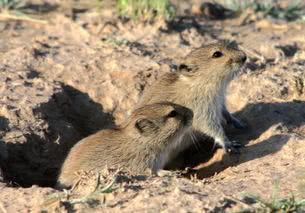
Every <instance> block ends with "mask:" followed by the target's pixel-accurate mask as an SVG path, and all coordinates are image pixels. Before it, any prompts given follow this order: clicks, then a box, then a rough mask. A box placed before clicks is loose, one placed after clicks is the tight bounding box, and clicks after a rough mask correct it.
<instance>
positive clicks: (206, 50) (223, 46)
mask: <svg viewBox="0 0 305 213" xmlns="http://www.w3.org/2000/svg"><path fill="white" fill-rule="evenodd" d="M246 60H247V56H246V54H245V53H244V52H243V51H241V50H239V49H237V48H236V47H234V46H233V45H232V44H229V43H226V42H219V43H216V44H209V45H204V46H202V47H200V48H198V49H196V50H194V51H192V52H191V53H190V54H189V55H187V56H186V58H185V60H184V62H183V63H181V64H180V66H179V71H185V72H187V73H188V75H190V76H192V75H195V76H196V75H201V74H203V75H207V74H208V75H214V74H216V75H217V74H218V75H219V73H223V74H225V75H226V74H228V75H230V74H234V73H236V72H237V71H238V70H239V69H240V68H241V67H242V65H243V64H244V63H245V61H246Z"/></svg>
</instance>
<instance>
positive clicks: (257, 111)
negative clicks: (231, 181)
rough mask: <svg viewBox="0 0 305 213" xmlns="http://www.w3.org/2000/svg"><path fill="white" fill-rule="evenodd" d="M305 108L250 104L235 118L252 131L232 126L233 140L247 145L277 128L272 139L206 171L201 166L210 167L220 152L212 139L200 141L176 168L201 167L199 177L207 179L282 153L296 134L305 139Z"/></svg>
mask: <svg viewBox="0 0 305 213" xmlns="http://www.w3.org/2000/svg"><path fill="white" fill-rule="evenodd" d="M304 109H305V102H304V101H292V102H282V103H265V102H260V103H255V104H248V105H247V106H245V107H244V108H243V109H242V110H240V111H238V112H236V113H234V115H235V116H236V117H237V118H240V119H241V120H243V121H245V122H247V123H248V125H249V128H248V129H246V130H243V131H241V130H237V129H234V128H233V127H232V126H229V127H226V132H227V135H228V137H229V138H230V140H232V141H238V142H240V143H242V144H243V145H247V144H248V143H249V142H250V141H252V140H256V139H258V138H259V137H260V136H261V135H262V134H263V133H265V132H266V131H268V130H269V129H270V128H274V129H272V130H270V131H273V132H274V134H272V136H270V137H269V138H266V139H262V141H260V142H259V143H256V144H253V145H248V146H246V147H243V148H241V149H240V152H241V153H240V154H229V155H222V157H220V158H221V159H217V161H216V162H212V163H211V164H208V166H203V167H202V168H201V167H200V165H207V162H208V161H210V160H211V159H212V158H213V156H215V153H216V152H219V150H218V149H215V146H214V142H213V140H212V139H207V140H202V141H197V143H196V145H193V146H192V147H190V148H189V149H188V150H186V151H184V152H183V153H181V154H180V155H179V156H178V157H177V159H175V160H174V162H175V164H174V165H176V164H178V165H180V166H178V168H180V169H181V168H185V167H191V168H192V167H196V166H197V167H199V168H200V169H199V170H197V171H196V173H197V177H199V178H205V177H210V176H213V175H214V174H215V173H218V172H221V171H223V170H224V169H226V168H228V167H232V166H237V165H239V164H242V163H244V162H248V161H251V160H254V159H257V158H262V157H264V156H266V155H270V154H273V153H276V152H278V151H280V150H281V148H282V147H283V146H284V145H285V144H286V143H287V142H288V140H289V138H290V137H291V136H292V135H295V136H297V137H304V138H305V132H301V133H300V132H296V131H297V130H296V129H298V127H301V126H303V125H305V111H304ZM181 164H182V166H181ZM176 166H177V165H176Z"/></svg>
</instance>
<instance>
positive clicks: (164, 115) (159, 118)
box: [127, 102, 193, 141]
mask: <svg viewBox="0 0 305 213" xmlns="http://www.w3.org/2000/svg"><path fill="white" fill-rule="evenodd" d="M192 121H193V111H192V110H191V109H189V108H186V107H183V106H180V105H177V104H174V103H170V102H161V103H155V104H150V105H145V106H142V107H140V108H138V109H135V110H134V111H133V112H132V115H131V117H130V122H129V123H128V126H127V127H131V128H133V127H134V128H133V129H134V130H133V131H136V135H138V136H140V137H146V138H152V139H153V140H156V141H162V140H166V139H169V138H171V137H174V136H177V134H180V133H182V132H183V131H185V130H187V129H188V128H190V127H191V126H192ZM128 129H129V130H130V128H127V131H129V130H128Z"/></svg>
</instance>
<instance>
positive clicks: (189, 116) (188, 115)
mask: <svg viewBox="0 0 305 213" xmlns="http://www.w3.org/2000/svg"><path fill="white" fill-rule="evenodd" d="M193 117H194V113H193V110H191V109H189V110H187V111H186V113H185V118H184V120H185V123H186V124H189V125H190V124H192V122H193Z"/></svg>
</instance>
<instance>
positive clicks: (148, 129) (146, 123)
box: [135, 118, 159, 136]
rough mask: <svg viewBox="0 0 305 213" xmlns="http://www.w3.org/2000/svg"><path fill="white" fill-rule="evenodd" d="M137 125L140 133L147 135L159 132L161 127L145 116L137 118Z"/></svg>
mask: <svg viewBox="0 0 305 213" xmlns="http://www.w3.org/2000/svg"><path fill="white" fill-rule="evenodd" d="M135 127H136V129H137V130H138V131H139V132H140V134H142V135H145V136H148V135H151V134H153V133H157V132H158V129H159V127H158V126H157V125H156V124H155V123H154V122H152V121H151V120H149V119H145V118H144V119H141V120H137V121H136V124H135Z"/></svg>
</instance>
